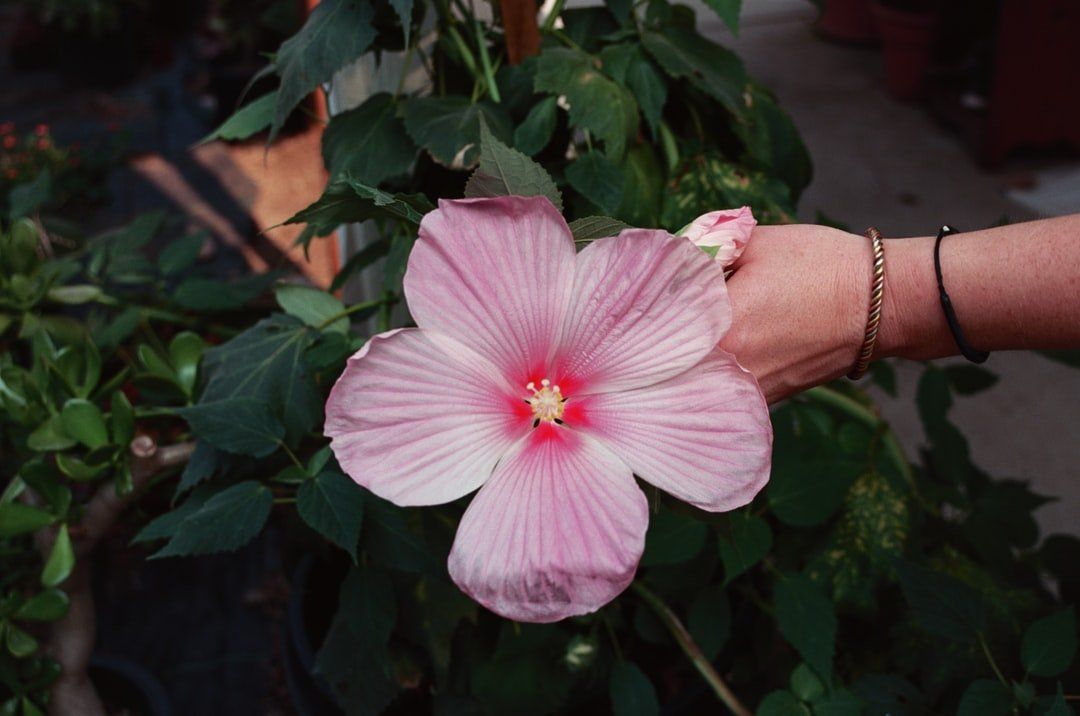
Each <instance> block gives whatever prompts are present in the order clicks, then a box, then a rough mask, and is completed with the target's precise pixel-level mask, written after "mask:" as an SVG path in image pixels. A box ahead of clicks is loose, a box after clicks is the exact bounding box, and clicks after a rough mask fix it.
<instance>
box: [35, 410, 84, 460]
mask: <svg viewBox="0 0 1080 716" xmlns="http://www.w3.org/2000/svg"><path fill="white" fill-rule="evenodd" d="M75 443H76V440H75V438H73V437H71V436H70V435H68V434H67V433H66V432H64V425H63V422H62V421H61V419H60V416H59V415H54V416H52V417H51V418H49V419H48V420H46V421H45V422H43V423H42V424H41V425H39V426H38V427H37V429H35V430H34V432H32V433H30V435H29V436H28V437H27V438H26V447H28V448H30V449H31V450H33V451H34V452H49V451H51V450H67V449H68V448H69V447H72V446H73V445H75Z"/></svg>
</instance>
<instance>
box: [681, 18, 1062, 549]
mask: <svg viewBox="0 0 1080 716" xmlns="http://www.w3.org/2000/svg"><path fill="white" fill-rule="evenodd" d="M744 6H745V10H744V16H743V28H742V32H741V33H740V36H739V37H738V38H732V37H731V34H730V32H728V31H727V29H726V28H724V27H723V26H722V25H721V24H720V22H719V20H717V19H716V17H715V15H713V14H712V13H711V12H710V11H708V10H706V9H704V8H702V9H701V10H699V12H698V18H699V27H700V28H701V29H702V31H704V32H706V33H707V34H710V35H712V36H713V37H714V38H716V39H718V40H719V41H721V42H723V43H724V44H725V45H727V46H729V47H731V48H732V49H734V50H736V51H737V52H738V53H739V54H740V55H741V56H742V57H743V59H744V61H745V62H746V65H747V68H748V70H749V71H750V73H751V74H753V76H755V77H756V78H757V79H759V80H760V81H762V82H763V83H764V84H765V85H766V86H767V87H769V88H771V89H772V90H773V91H774V92H776V94H777V95H778V96H779V98H780V101H781V103H782V105H783V106H784V107H785V108H786V109H787V111H788V112H790V113H791V115H792V117H793V119H794V121H795V124H796V125H797V126H798V127H799V130H800V131H801V132H802V134H803V138H804V140H805V141H806V144H807V146H808V147H809V149H810V155H811V156H812V157H813V158H814V181H813V183H812V184H811V185H810V187H809V188H808V189H807V191H806V193H805V194H804V196H803V198H802V201H801V203H800V212H799V214H800V218H802V219H804V220H807V221H812V220H813V219H814V216H815V214H816V212H817V211H819V210H820V211H823V212H824V213H825V214H826V215H828V216H829V217H831V218H834V219H836V220H839V221H842V222H844V223H846V224H849V225H850V226H852V227H853V228H855V229H859V228H862V227H865V226H869V225H871V224H873V225H876V226H878V227H880V228H881V229H882V230H883V231H884V232H886V234H887V235H892V236H897V235H900V236H905V235H906V236H913V235H920V234H922V235H925V234H928V233H931V232H932V231H933V230H934V229H935V228H936V226H937V225H938V224H941V223H951V224H954V225H955V226H957V227H960V228H966V229H975V228H983V227H987V226H990V225H992V224H994V223H996V222H998V221H999V220H1000V219H1001V218H1002V217H1008V218H1009V219H1011V220H1013V221H1016V220H1022V219H1027V218H1033V217H1034V216H1035V214H1034V213H1033V212H1032V210H1031V209H1030V208H1026V207H1024V206H1021V205H1020V204H1017V203H1014V202H1013V201H1011V200H1010V199H1009V198H1008V197H1007V196H1006V192H1007V191H1009V186H1010V184H1015V178H1016V175H1017V174H1027V173H1028V170H1027V169H1026V168H1025V167H1023V166H1021V162H1015V161H1014V162H1011V163H1009V164H1007V165H1006V166H1005V167H1004V168H1003V169H1002V170H1001V171H1000V172H998V173H986V172H984V171H983V170H981V169H980V168H979V167H978V166H977V164H976V162H975V160H974V158H973V156H972V155H971V153H970V152H969V151H968V149H967V148H966V147H965V146H964V145H963V144H962V143H961V141H960V139H959V138H958V137H957V136H956V135H954V134H953V133H951V132H950V131H949V130H947V129H945V128H942V127H941V126H939V125H938V124H936V123H935V122H934V120H933V119H932V118H931V117H930V116H929V115H928V114H927V113H926V112H925V111H924V110H923V109H922V108H920V107H915V106H907V105H902V104H898V103H896V102H894V101H893V100H892V99H890V98H889V97H888V96H887V95H886V93H885V90H884V86H883V83H882V77H881V74H882V70H881V57H880V55H879V53H878V52H876V51H874V50H862V49H851V48H847V47H839V46H836V45H831V44H828V43H825V42H823V41H821V40H820V39H818V38H817V37H815V36H814V34H813V32H812V30H811V23H812V21H813V19H814V17H815V16H816V10H815V8H814V7H813V5H811V4H810V3H809V2H806V0H747V1H746V2H745V3H744ZM1078 168H1080V167H1078V165H1077V163H1075V162H1074V163H1072V164H1071V165H1070V164H1068V163H1062V164H1061V165H1060V166H1056V167H1052V168H1050V169H1049V170H1048V171H1046V172H1045V173H1044V174H1041V175H1040V174H1039V173H1036V174H1035V175H1034V178H1035V180H1036V181H1038V180H1039V179H1040V178H1042V177H1043V176H1045V177H1047V181H1048V182H1049V181H1050V180H1051V179H1055V178H1057V177H1058V176H1059V175H1061V174H1069V173H1071V174H1072V175H1073V176H1075V173H1076V172H1077V170H1078ZM1014 195H1015V194H1014ZM1069 212H1080V192H1075V193H1073V194H1072V195H1068V196H1056V197H1055V198H1054V204H1053V209H1052V210H1051V211H1048V212H1047V213H1048V214H1050V215H1053V214H1061V213H1069ZM987 367H988V368H989V369H991V370H993V371H994V372H996V373H998V374H999V375H1000V376H1001V381H1000V382H999V383H998V384H997V385H996V386H995V387H993V388H991V389H990V390H988V391H986V392H985V393H982V394H980V395H978V396H975V397H971V398H959V399H958V400H957V403H956V407H955V408H954V409H953V413H952V417H953V419H954V420H955V422H956V423H957V424H958V425H959V426H960V428H961V429H962V430H963V431H964V433H965V434H966V435H967V436H968V439H969V440H970V442H971V450H972V456H973V458H974V460H975V462H976V463H977V464H979V465H980V466H981V467H983V468H984V469H986V470H987V471H989V472H990V473H991V474H993V475H995V476H1009V477H1015V478H1020V479H1024V480H1030V481H1031V482H1032V485H1033V487H1034V489H1035V490H1036V491H1037V492H1040V493H1043V494H1046V495H1053V496H1056V497H1058V498H1060V500H1059V501H1058V502H1056V503H1053V504H1050V505H1047V506H1045V507H1043V508H1041V509H1040V510H1039V511H1038V512H1037V513H1036V514H1037V517H1038V518H1039V520H1040V522H1041V524H1042V526H1043V528H1044V530H1049V531H1055V532H1058V531H1068V532H1072V533H1073V534H1080V518H1078V515H1080V473H1078V472H1077V469H1076V466H1077V465H1078V464H1080V440H1077V439H1076V437H1077V436H1076V426H1077V419H1078V418H1080V371H1077V370H1075V369H1071V368H1068V367H1066V366H1063V365H1060V364H1057V363H1054V362H1052V361H1049V360H1046V359H1044V358H1042V357H1040V356H1038V355H1034V354H1029V353H999V354H995V355H994V356H992V357H991V358H990V361H989V362H988V363H987ZM897 368H898V371H899V377H900V388H901V396H900V399H899V400H889V399H886V397H885V396H881V395H879V396H878V397H881V398H882V399H883V404H882V405H883V410H884V413H885V415H886V417H887V418H888V419H889V420H890V421H891V422H892V423H893V424H894V426H895V427H896V429H897V430H898V432H899V433H900V436H901V440H902V442H903V443H904V444H905V447H907V448H908V450H909V454H915V449H916V447H917V446H918V445H919V444H920V443H921V442H922V441H923V434H922V430H921V427H920V426H919V422H918V418H917V416H916V413H915V403H914V391H915V382H916V380H917V379H918V375H919V371H920V366H919V365H918V364H912V363H905V362H898V363H897Z"/></svg>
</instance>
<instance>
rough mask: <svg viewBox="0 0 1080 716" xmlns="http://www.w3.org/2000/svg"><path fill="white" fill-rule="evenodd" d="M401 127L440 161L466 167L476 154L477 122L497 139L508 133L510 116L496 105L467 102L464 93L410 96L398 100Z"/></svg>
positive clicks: (477, 142)
mask: <svg viewBox="0 0 1080 716" xmlns="http://www.w3.org/2000/svg"><path fill="white" fill-rule="evenodd" d="M401 111H402V116H403V117H404V119H405V129H406V130H407V131H408V132H409V136H411V137H412V139H413V141H414V142H416V143H417V144H419V145H420V146H421V147H423V148H424V149H426V150H427V151H428V153H429V154H431V156H432V158H434V159H435V161H437V162H439V163H440V164H442V165H444V166H447V167H451V168H453V169H467V168H469V167H472V166H473V165H474V164H476V161H477V159H478V158H479V156H480V142H481V136H480V131H481V130H480V125H481V122H483V123H484V124H486V125H487V126H488V128H489V129H490V130H491V133H492V134H494V135H495V136H496V137H498V138H499V139H500V140H503V141H509V140H510V137H511V135H512V133H511V131H510V120H509V119H508V118H507V116H506V112H505V110H504V109H503V108H502V107H501V106H499V105H493V104H489V103H487V102H470V101H469V100H468V98H466V97H459V96H451V97H414V98H413V99H409V100H407V101H405V102H404V103H403V104H402V109H401Z"/></svg>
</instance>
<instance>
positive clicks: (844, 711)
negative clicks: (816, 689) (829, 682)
mask: <svg viewBox="0 0 1080 716" xmlns="http://www.w3.org/2000/svg"><path fill="white" fill-rule="evenodd" d="M864 707H865V704H864V703H863V700H862V699H860V698H859V697H858V696H856V695H855V694H853V693H852V692H850V691H848V690H846V689H834V690H833V692H832V693H831V694H829V695H828V696H827V697H825V698H824V699H823V700H821V701H817V702H815V703H814V716H863V709H864ZM875 713H876V712H875Z"/></svg>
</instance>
